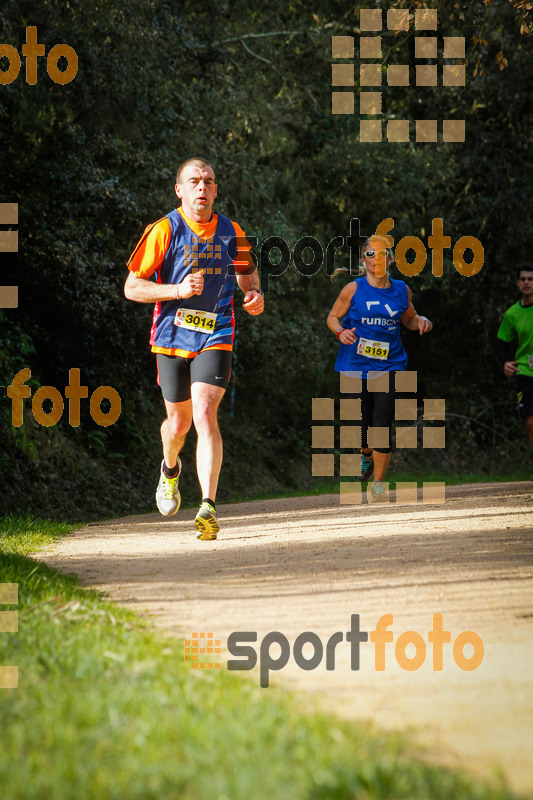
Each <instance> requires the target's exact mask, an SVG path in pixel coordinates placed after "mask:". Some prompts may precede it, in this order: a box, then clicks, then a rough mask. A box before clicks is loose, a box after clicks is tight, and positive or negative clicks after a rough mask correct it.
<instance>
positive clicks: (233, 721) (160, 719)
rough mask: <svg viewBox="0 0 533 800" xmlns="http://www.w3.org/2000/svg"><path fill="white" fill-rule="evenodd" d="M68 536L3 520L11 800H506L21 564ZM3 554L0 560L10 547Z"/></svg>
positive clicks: (3, 715)
mask: <svg viewBox="0 0 533 800" xmlns="http://www.w3.org/2000/svg"><path fill="white" fill-rule="evenodd" d="M68 527H69V526H63V525H54V524H52V523H43V522H41V521H38V520H32V519H31V518H26V519H25V520H20V519H19V520H17V519H16V518H13V517H10V518H9V519H8V520H7V521H4V524H3V525H1V526H0V531H2V532H3V535H2V544H5V545H6V549H4V552H3V554H2V555H0V576H1V577H0V580H1V581H2V582H10V583H11V582H15V583H18V584H19V605H18V610H19V632H18V633H16V634H14V633H13V634H8V633H3V634H1V635H0V664H16V665H17V666H18V668H19V688H18V689H12V690H0V719H1V720H2V746H1V748H0V786H1V787H2V797H3V798H5V799H6V800H43V798H46V800H71V799H72V800H85V799H86V800H100V799H101V800H119V799H120V800H152V798H153V800H162V799H163V798H164V799H165V800H178V798H180V800H203V799H204V798H214V799H216V800H222V799H223V798H227V800H241V798H242V800H263V798H265V800H266V798H268V799H269V800H278V798H279V800H287V798H290V800H299V799H300V798H301V799H302V800H304V798H305V800H326V798H331V800H333V799H335V800H370V798H394V799H395V800H400V798H406V800H422V799H424V800H427V798H435V800H440V799H441V798H442V800H450V798H454V799H455V800H474V799H475V800H504V798H512V797H513V795H512V794H511V793H510V792H508V791H506V789H505V787H504V786H503V784H502V783H501V782H500V783H496V784H495V785H494V786H492V787H487V786H485V785H482V784H481V783H479V782H474V781H471V780H469V779H468V778H466V777H465V776H463V775H461V774H460V773H458V772H454V771H450V770H448V769H445V768H441V767H437V766H432V765H428V764H426V763H424V762H423V761H421V760H419V759H418V758H416V757H415V755H413V750H412V748H411V747H410V745H409V744H408V743H407V742H406V741H405V740H404V739H402V738H400V737H398V736H392V735H390V734H385V733H381V732H380V731H377V730H375V729H372V728H370V727H369V726H366V725H362V724H349V723H346V722H341V721H338V720H336V719H334V718H332V717H327V716H325V715H321V714H318V713H310V714H304V713H302V712H301V711H300V710H299V708H298V705H297V701H296V700H295V699H294V698H293V697H292V696H291V695H289V694H288V693H284V692H281V691H279V690H276V689H273V688H270V689H268V690H261V689H259V688H258V687H257V686H256V684H255V683H254V682H253V681H251V680H246V679H243V678H241V677H238V676H237V677H236V676H234V675H232V674H230V673H228V672H227V671H226V670H220V671H213V672H211V671H210V672H201V673H198V672H196V671H193V670H191V669H190V667H189V665H188V664H186V663H185V662H184V660H183V644H182V643H181V642H179V641H177V640H172V639H165V638H163V637H162V636H160V635H155V634H153V633H152V632H150V631H149V630H148V627H147V625H146V623H145V622H144V621H143V620H141V619H140V618H138V617H137V616H136V615H134V614H132V613H130V612H128V611H126V610H124V609H122V608H120V607H117V606H115V605H113V604H111V603H108V602H105V601H103V600H102V599H101V597H100V596H99V595H98V594H97V593H95V592H93V591H88V590H84V589H81V588H80V587H78V586H77V584H76V581H75V580H74V579H72V578H68V577H66V576H64V575H62V574H60V573H58V572H57V571H55V570H52V569H49V568H48V567H46V566H44V565H43V564H40V563H38V562H35V561H33V560H32V559H30V558H28V557H26V556H25V555H22V554H21V553H25V552H27V549H28V546H29V545H30V543H32V542H33V543H38V544H39V545H42V544H44V543H45V541H46V540H48V541H50V540H51V539H52V538H54V537H56V536H62V535H64V534H65V532H67V529H68ZM7 549H8V550H9V552H6V550H7Z"/></svg>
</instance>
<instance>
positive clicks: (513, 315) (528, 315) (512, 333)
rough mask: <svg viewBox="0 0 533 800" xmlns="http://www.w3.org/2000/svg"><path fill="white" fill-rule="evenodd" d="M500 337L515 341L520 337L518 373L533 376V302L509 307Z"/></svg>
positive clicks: (505, 340) (504, 317)
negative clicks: (527, 304)
mask: <svg viewBox="0 0 533 800" xmlns="http://www.w3.org/2000/svg"><path fill="white" fill-rule="evenodd" d="M498 339H502V341H504V342H513V341H514V340H515V339H518V347H517V348H516V353H515V357H514V360H515V361H517V362H518V374H519V375H529V376H530V377H533V303H531V305H529V306H521V305H520V302H518V303H515V304H514V306H511V308H508V309H507V311H506V312H505V314H504V316H503V319H502V322H501V325H500V327H499V330H498Z"/></svg>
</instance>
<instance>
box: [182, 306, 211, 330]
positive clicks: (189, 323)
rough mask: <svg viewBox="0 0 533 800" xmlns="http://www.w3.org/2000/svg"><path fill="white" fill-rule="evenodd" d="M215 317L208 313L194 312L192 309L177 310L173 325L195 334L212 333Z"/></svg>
mask: <svg viewBox="0 0 533 800" xmlns="http://www.w3.org/2000/svg"><path fill="white" fill-rule="evenodd" d="M216 321H217V315H216V314H212V313H211V312H209V311H195V309H193V308H178V310H177V311H176V316H175V318H174V324H175V325H179V326H180V327H181V328H187V329H188V330H190V331H196V332H197V333H212V332H213V331H214V330H215V324H216Z"/></svg>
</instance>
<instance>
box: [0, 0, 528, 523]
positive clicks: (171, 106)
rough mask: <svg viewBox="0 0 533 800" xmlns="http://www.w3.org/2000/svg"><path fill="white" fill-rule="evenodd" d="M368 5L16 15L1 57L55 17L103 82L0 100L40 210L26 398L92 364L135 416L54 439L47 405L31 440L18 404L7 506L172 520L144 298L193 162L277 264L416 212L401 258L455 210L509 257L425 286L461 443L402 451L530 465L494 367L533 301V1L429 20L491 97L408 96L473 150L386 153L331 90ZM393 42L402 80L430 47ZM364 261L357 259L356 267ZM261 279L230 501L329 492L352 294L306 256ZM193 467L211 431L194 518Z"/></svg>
mask: <svg viewBox="0 0 533 800" xmlns="http://www.w3.org/2000/svg"><path fill="white" fill-rule="evenodd" d="M358 5H363V7H364V6H365V4H364V3H362V4H353V3H347V2H344V0H330V2H327V3H322V4H319V5H317V6H316V7H314V6H313V4H310V3H308V2H302V0H300V1H298V2H291V3H282V2H280V1H278V0H276V2H271V3H268V4H260V3H253V4H250V3H244V2H241V0H237V2H227V1H225V0H223V1H222V2H217V3H212V2H206V3H203V4H198V3H193V2H188V1H186V2H177V0H172V1H171V2H161V1H160V0H131V1H130V2H128V3H127V4H126V5H124V4H121V3H118V2H116V0H110V2H105V3H104V2H100V1H99V0H88V2H84V3H78V2H66V0H65V1H59V0H43V2H41V3H40V4H39V8H38V9H37V8H36V7H35V4H34V3H33V2H31V0H16V2H15V0H5V2H4V3H3V4H2V9H1V10H0V41H1V42H6V43H10V44H12V45H13V46H15V47H16V48H17V49H18V50H19V52H21V45H22V43H23V42H24V40H25V28H26V26H27V25H31V24H34V25H37V26H38V39H39V41H40V42H44V43H45V45H46V50H47V52H48V51H49V49H50V48H51V47H52V45H54V44H57V43H58V42H65V43H68V44H69V45H70V46H72V47H74V48H75V50H76V52H77V54H78V58H79V72H78V75H77V76H76V78H75V79H74V81H72V82H71V83H69V84H67V85H65V86H60V85H57V84H55V83H53V82H52V81H51V79H50V78H49V77H48V75H47V73H46V60H45V59H44V58H41V59H39V68H38V81H37V84H36V85H34V86H30V85H28V84H27V83H26V82H25V80H24V66H23V69H22V70H21V73H20V76H19V77H18V79H17V80H16V81H14V82H13V83H11V84H10V85H6V86H0V141H1V145H2V147H1V150H0V164H1V167H0V202H7V201H14V202H17V203H18V204H19V209H20V219H19V225H18V229H19V235H20V241H21V250H20V253H19V254H18V255H16V256H10V255H8V254H1V255H0V259H1V262H2V276H3V277H2V283H5V284H18V285H19V287H20V290H19V291H20V304H19V308H18V309H16V310H5V311H2V312H0V325H1V328H0V382H1V383H2V384H4V385H5V386H7V385H8V384H9V383H10V382H11V380H12V377H13V375H14V374H15V372H16V371H17V370H18V369H20V368H22V367H30V368H31V370H32V383H31V386H32V389H33V390H35V389H36V388H37V387H38V386H39V385H52V386H55V387H57V388H59V390H60V391H61V392H62V393H63V388H64V387H65V385H66V384H67V382H68V371H69V369H70V368H72V367H78V368H80V369H81V378H82V383H84V384H86V385H88V387H89V394H91V393H92V392H93V391H94V389H95V388H96V387H98V386H99V385H111V386H113V387H114V388H116V389H117V390H118V391H119V393H120V394H121V397H122V415H121V417H120V420H119V421H118V422H117V423H116V424H115V425H114V426H112V427H109V428H103V427H98V426H97V425H96V424H95V423H94V422H93V420H92V419H91V418H90V416H89V411H88V402H87V401H85V402H84V403H82V408H84V413H83V415H82V421H81V425H80V427H79V428H77V429H75V428H71V427H70V426H69V425H68V420H67V413H66V412H65V414H64V416H63V419H62V420H61V421H60V422H59V423H58V424H57V425H56V426H55V427H51V428H42V427H40V426H39V425H37V424H36V423H35V421H34V420H33V418H32V416H31V403H30V402H29V401H25V417H24V424H23V426H22V427H20V428H14V427H13V426H12V425H11V403H10V401H8V400H7V399H2V398H0V424H1V425H2V434H3V435H2V442H1V444H0V483H1V484H2V485H3V492H2V499H1V500H0V505H1V507H3V508H4V509H6V510H10V509H25V508H27V507H28V506H29V505H31V507H32V509H34V510H36V511H40V512H41V513H46V514H56V513H57V514H61V513H64V514H65V513H66V514H68V515H70V516H71V517H72V518H76V517H78V518H79V516H80V514H82V513H83V515H85V516H99V515H100V516H101V515H104V514H113V513H125V512H128V511H132V510H141V509H147V508H151V507H153V491H154V482H155V481H156V479H157V470H158V464H159V459H160V448H159V442H158V436H159V433H158V428H159V424H160V422H161V420H162V416H163V406H162V402H161V399H160V395H159V390H158V388H157V386H156V385H155V380H154V378H155V364H154V358H153V356H152V355H151V354H150V352H149V348H148V345H147V339H148V331H149V326H150V317H151V308H150V307H147V306H140V305H134V304H132V303H130V302H128V301H126V300H125V298H124V296H123V291H122V287H123V282H124V279H125V275H126V269H125V262H126V260H127V258H128V256H129V253H130V252H131V250H132V248H133V246H134V245H135V243H136V241H137V239H138V238H139V236H140V235H141V233H142V231H143V229H144V227H145V226H146V225H147V224H148V223H149V222H151V221H153V220H155V219H157V218H158V217H160V216H162V215H163V214H165V213H167V212H168V211H169V210H170V209H171V208H172V207H173V205H174V202H175V197H174V195H173V184H174V175H175V170H176V166H177V165H178V164H179V163H180V162H181V161H182V160H184V159H185V158H188V157H190V156H192V155H197V154H201V155H203V156H205V157H207V158H209V159H211V160H212V161H213V163H214V164H215V166H216V170H217V177H218V183H219V198H218V200H217V207H218V208H219V210H220V211H221V212H222V213H225V214H227V215H228V216H230V217H231V218H232V219H235V220H237V221H238V222H239V223H240V224H241V225H242V226H243V228H244V229H245V231H246V232H247V233H248V234H249V235H250V236H256V237H257V238H258V248H257V250H258V252H259V251H260V249H261V244H262V242H264V241H265V239H267V238H268V237H269V236H273V235H275V236H281V237H283V238H284V239H285V240H286V241H287V242H288V243H289V246H290V247H291V248H292V247H293V246H294V244H295V243H296V242H297V240H298V239H300V238H301V237H303V236H313V237H315V238H317V239H318V240H320V241H321V242H322V243H323V244H324V245H325V244H326V243H327V242H328V241H330V240H331V239H333V238H334V237H336V236H344V237H346V236H347V235H348V233H349V230H350V220H351V219H359V220H360V224H361V232H362V233H364V234H368V233H371V232H372V231H373V230H374V229H375V226H376V225H377V223H378V222H379V221H381V220H382V219H384V218H386V217H393V218H394V220H395V222H396V225H395V230H394V235H395V238H396V241H398V239H400V238H401V237H403V236H404V235H407V234H411V235H418V236H421V238H423V239H424V240H426V238H427V236H428V235H429V233H430V232H431V220H432V219H433V218H434V217H442V218H443V219H444V227H445V233H447V234H449V235H450V236H451V237H452V243H454V242H455V241H456V240H457V239H458V238H459V237H460V236H462V235H472V236H476V237H478V238H479V239H480V240H481V241H482V242H483V244H484V247H485V265H484V267H483V269H482V271H481V272H480V273H479V274H478V275H477V276H474V277H472V278H465V277H462V276H460V275H459V274H458V273H457V272H456V270H455V269H454V268H453V265H452V263H451V250H448V251H447V259H446V262H445V274H444V277H442V278H434V277H432V275H431V273H430V266H429V264H430V258H428V266H427V267H426V269H425V270H424V272H423V273H422V274H421V275H419V276H417V277H416V278H410V279H408V282H409V285H410V287H411V289H412V291H413V296H414V300H415V307H416V308H417V309H419V310H420V311H421V312H423V313H425V314H426V315H427V316H429V317H430V318H432V319H433V320H434V322H435V330H434V332H433V333H432V334H431V335H430V336H428V337H424V338H423V339H421V340H419V338H418V337H416V336H415V335H414V334H410V333H409V332H407V331H406V332H404V340H405V342H406V346H407V348H408V352H409V356H410V364H411V367H412V368H416V369H418V370H419V372H420V374H421V376H422V379H421V381H420V386H419V390H420V391H419V396H420V397H421V398H422V397H424V396H425V397H445V398H446V400H447V412H448V430H447V448H446V451H445V453H442V452H441V451H435V452H434V453H430V452H428V451H422V450H419V451H417V452H413V453H410V454H409V455H408V456H407V455H403V456H401V455H400V454H396V456H395V459H396V462H397V463H398V462H400V461H401V460H403V462H404V464H403V465H402V466H405V465H407V467H409V468H411V469H415V470H416V469H424V468H428V467H435V466H439V468H442V469H443V470H444V473H445V472H446V470H450V471H453V470H455V469H456V468H457V467H460V468H461V469H463V470H469V469H472V468H477V469H479V470H483V471H485V472H486V473H487V474H491V472H492V471H493V470H494V469H498V470H500V472H501V469H502V463H503V464H504V465H505V464H507V466H509V467H511V466H512V465H513V463H514V462H516V459H517V458H519V459H523V458H524V457H525V458H527V457H528V449H527V446H526V443H525V435H524V432H523V428H522V425H519V423H518V422H517V421H516V416H515V413H514V411H513V393H512V387H511V383H510V382H509V381H507V382H505V380H504V378H503V376H502V374H501V370H500V368H499V365H498V363H497V361H496V358H495V354H494V337H495V334H496V330H497V325H498V320H499V318H500V317H501V315H502V313H503V311H504V310H505V308H506V307H507V306H508V305H510V304H511V302H513V301H514V299H515V297H516V290H515V287H514V268H515V264H516V263H517V262H518V263H519V262H520V261H523V260H529V259H530V257H529V255H528V250H529V247H528V243H527V242H526V237H525V236H524V233H523V232H524V231H526V230H528V229H529V227H530V224H531V213H532V212H531V203H530V191H529V186H530V177H531V166H532V163H531V162H532V152H531V136H532V134H531V131H532V129H533V128H532V111H531V104H530V90H529V80H528V77H529V75H530V74H531V72H532V67H533V65H532V53H531V43H530V39H529V38H528V35H527V25H528V13H529V12H528V9H527V8H525V7H523V8H518V9H517V8H515V7H514V6H523V5H524V4H520V3H514V4H511V3H510V2H508V0H493V2H481V0H478V1H477V2H469V3H468V4H466V3H465V4H463V3H459V4H456V3H451V2H440V3H435V4H431V3H428V4H427V5H434V6H436V7H438V8H439V14H440V28H439V36H442V35H460V36H462V35H464V36H466V37H467V41H468V43H469V47H468V48H467V55H468V59H469V64H468V68H467V85H466V88H465V89H464V90H458V89H451V88H446V89H445V88H442V87H439V88H437V89H433V88H415V87H409V88H407V89H403V88H394V89H391V88H387V87H386V86H384V88H383V93H384V113H385V116H387V117H397V118H407V117H409V118H410V119H411V120H414V119H416V118H419V117H423V118H432V117H433V118H438V119H442V118H445V117H448V116H449V117H452V118H463V117H464V118H465V119H466V130H467V139H466V142H465V143H458V144H444V143H442V142H440V143H438V144H416V143H415V142H410V143H406V144H391V143H386V142H383V143H381V144H361V143H359V142H358V121H357V116H353V117H352V116H338V115H332V114H331V85H330V84H331V78H330V76H331V36H332V35H354V34H356V33H358V28H357V25H358ZM380 5H381V7H383V8H388V7H390V6H391V5H398V4H393V3H390V2H384V3H381V4H380ZM415 5H421V4H420V3H418V4H417V3H413V4H412V7H414V6H415ZM521 29H522V32H521ZM385 38H386V43H387V47H388V51H387V53H388V55H387V59H388V61H389V63H391V62H392V63H406V60H409V63H411V64H414V63H415V59H414V45H413V39H412V36H411V37H407V38H406V41H404V42H403V43H402V44H401V47H400V46H399V44H398V42H397V40H396V39H394V37H392V36H391V35H389V34H387V36H386V37H385ZM473 38H475V39H479V40H480V41H479V42H477V43H476V42H473V41H472V40H473ZM501 53H503V55H504V57H505V58H506V59H507V62H508V67H507V68H505V69H503V70H500V69H499V68H498V64H500V66H504V65H503V64H502V62H501V55H499V54H501ZM356 64H357V61H356ZM0 67H2V68H4V65H2V64H0ZM474 71H475V72H476V77H475V78H474V77H473V73H474ZM356 73H357V69H356ZM421 108H423V112H422V113H421V112H420V109H421ZM355 233H356V234H357V230H356V231H355ZM272 260H273V257H272ZM347 262H348V254H347V249H346V248H342V249H341V250H339V252H338V255H337V260H336V263H337V264H340V265H342V264H347ZM259 263H260V268H261V274H262V280H263V285H266V286H267V287H268V292H267V309H266V311H265V313H264V315H263V316H262V317H261V318H258V319H251V318H249V317H248V315H246V314H245V313H244V312H243V311H242V309H241V308H240V301H239V296H238V291H237V294H236V303H235V305H236V318H237V343H236V359H235V362H234V372H233V379H232V383H231V385H230V389H229V392H228V397H227V398H226V400H225V401H224V404H223V407H222V412H221V418H222V420H221V421H222V428H223V433H224V435H225V446H226V451H225V464H224V467H223V472H222V478H221V492H220V499H228V498H230V497H232V496H235V495H236V494H241V495H242V494H248V495H253V494H254V493H259V492H261V493H266V492H272V491H275V490H276V489H277V488H279V487H284V488H287V487H288V488H295V489H296V488H297V487H302V488H305V487H309V486H311V485H312V478H311V476H310V426H311V398H312V397H316V396H333V395H334V394H335V393H336V392H337V378H336V374H335V373H334V371H333V363H334V358H335V350H336V343H335V340H334V337H332V336H331V334H330V333H329V332H328V331H327V329H326V327H325V317H326V314H327V311H328V310H329V307H330V306H331V303H332V302H333V300H334V298H335V296H336V294H337V292H338V291H339V289H340V287H341V285H342V280H341V281H340V282H339V283H337V284H336V285H331V283H330V282H329V280H328V278H327V276H326V271H325V268H324V267H322V268H321V269H319V270H318V271H317V272H316V274H314V275H312V276H304V275H301V274H300V273H299V272H298V271H297V270H296V269H295V268H294V266H293V265H292V264H291V266H290V267H289V269H288V270H287V271H286V272H285V273H284V274H283V275H281V276H278V277H272V276H271V277H270V278H268V271H269V267H268V259H267V258H265V257H263V258H260V259H259ZM271 269H272V270H273V271H274V272H275V271H276V270H275V267H272V268H271ZM394 277H401V276H400V275H399V274H398V273H395V274H394ZM509 440H511V441H510V442H509ZM193 452H194V441H193V437H191V438H190V441H189V442H188V444H187V446H186V451H185V453H184V455H185V459H186V467H187V468H186V470H185V474H184V478H183V485H184V495H185V497H186V498H190V500H191V502H194V500H195V498H196V495H197V489H196V479H195V476H194V470H193V458H192V456H193ZM252 463H253V465H254V470H253V474H251V470H250V468H249V465H250V464H252ZM133 487H135V489H133Z"/></svg>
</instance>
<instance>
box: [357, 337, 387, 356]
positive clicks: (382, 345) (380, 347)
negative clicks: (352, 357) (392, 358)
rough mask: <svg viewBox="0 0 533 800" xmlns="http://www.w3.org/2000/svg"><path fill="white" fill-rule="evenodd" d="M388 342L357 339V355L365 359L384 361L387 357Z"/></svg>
mask: <svg viewBox="0 0 533 800" xmlns="http://www.w3.org/2000/svg"><path fill="white" fill-rule="evenodd" d="M389 346H390V345H389V342H374V341H373V340H372V339H359V341H358V342H357V353H358V355H360V356H366V357H367V358H378V359H379V360H380V361H386V360H387V358H388V357H389Z"/></svg>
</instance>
